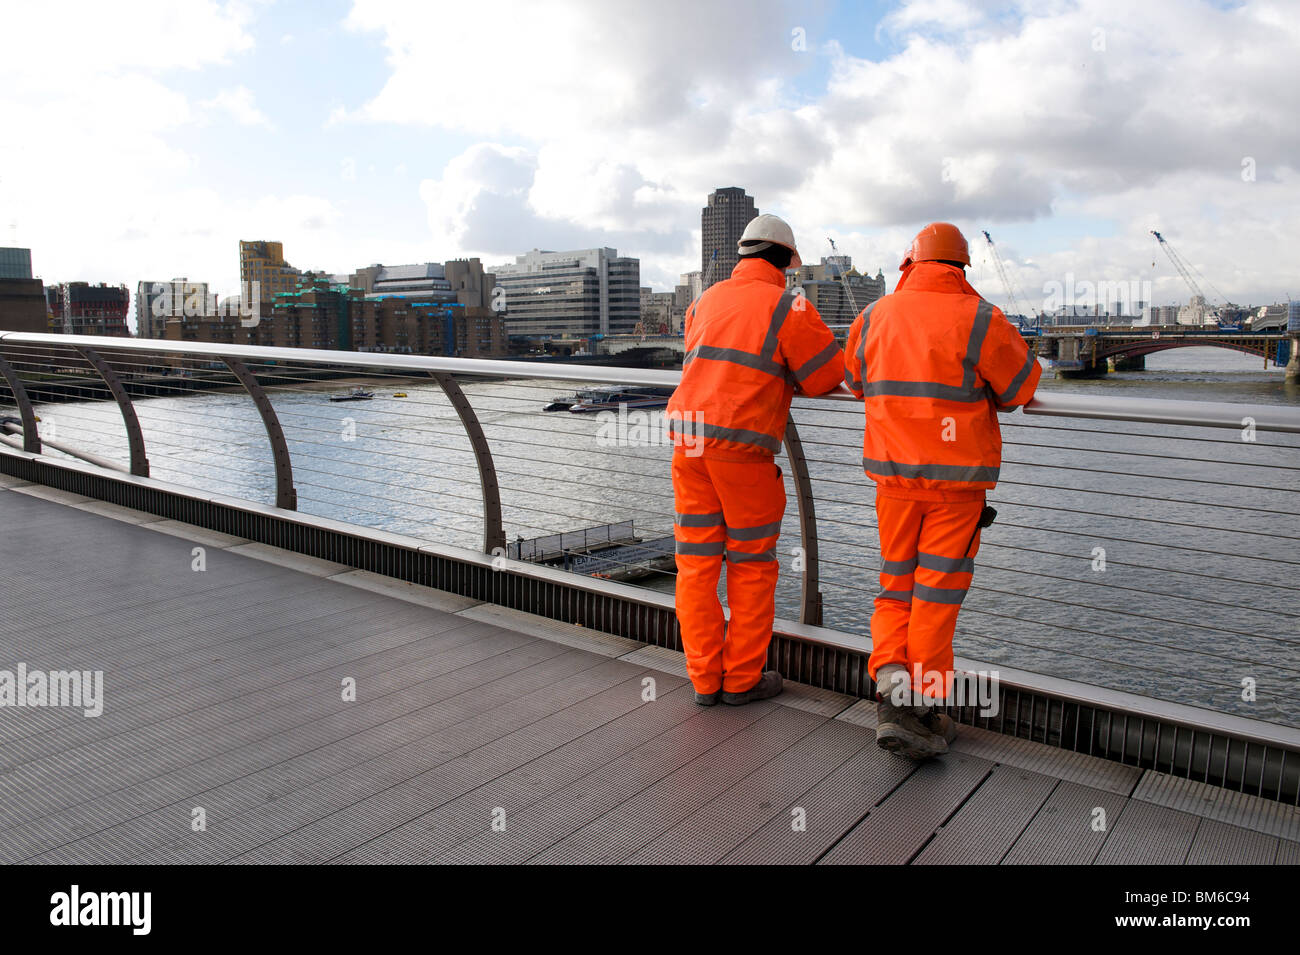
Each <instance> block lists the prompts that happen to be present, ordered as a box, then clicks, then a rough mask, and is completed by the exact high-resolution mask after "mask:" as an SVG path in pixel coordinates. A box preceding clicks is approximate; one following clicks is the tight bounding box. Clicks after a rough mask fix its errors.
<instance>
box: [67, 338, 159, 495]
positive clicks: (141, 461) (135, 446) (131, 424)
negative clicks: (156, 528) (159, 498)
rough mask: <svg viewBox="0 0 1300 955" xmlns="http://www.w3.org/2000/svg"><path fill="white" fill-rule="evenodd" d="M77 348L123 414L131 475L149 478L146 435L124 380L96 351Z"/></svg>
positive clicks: (82, 347) (83, 347)
mask: <svg viewBox="0 0 1300 955" xmlns="http://www.w3.org/2000/svg"><path fill="white" fill-rule="evenodd" d="M75 348H76V350H77V352H78V353H79V354H80V355H81V356H82V357H83V358H85V359H86V361H88V362H90V364H91V365H92V366H93V367H94V369H95V371H97V372H99V377H100V378H103V379H104V384H106V385H108V390H109V391H110V392H111V393H112V395H113V400H114V401H116V402H117V407H118V408H119V409H120V410H121V412H122V423H123V424H125V425H126V441H127V445H128V446H129V447H130V449H131V473H132V474H134V475H136V476H138V477H148V476H149V459H148V458H147V457H145V453H144V433H143V432H142V431H141V430H140V419H139V418H137V417H136V414H135V405H133V404H131V396H130V395H128V394H127V393H126V389H125V388H123V387H122V380H121V379H120V378H118V377H117V372H115V371H113V369H112V368H111V367H109V364H108V362H106V361H104V359H103V358H101V357H100V355H99V352H97V351H95V349H93V348H87V347H85V346H84V345H77V346H75Z"/></svg>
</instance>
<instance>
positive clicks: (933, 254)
mask: <svg viewBox="0 0 1300 955" xmlns="http://www.w3.org/2000/svg"><path fill="white" fill-rule="evenodd" d="M939 260H943V261H945V262H960V263H962V265H970V247H969V246H967V245H966V237H965V236H964V235H962V234H961V229H958V228H957V227H956V226H955V225H953V224H952V223H951V222H931V223H930V224H929V225H928V226H926V227H925V228H924V229H922V230H921V231H920V232H918V233H917V234H916V238H915V239H913V240H912V247H911V248H910V249H908V250H907V252H906V253H904V255H903V264H902V265H900V266H899V267H898V268H899V270H900V271H901V270H903V269H905V268H907V267H908V266H909V265H911V264H912V263H913V262H936V261H939Z"/></svg>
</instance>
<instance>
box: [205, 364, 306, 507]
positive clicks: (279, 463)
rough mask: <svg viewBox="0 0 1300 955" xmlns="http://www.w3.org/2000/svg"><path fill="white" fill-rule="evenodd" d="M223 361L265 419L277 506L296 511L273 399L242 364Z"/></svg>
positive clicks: (285, 446) (286, 450)
mask: <svg viewBox="0 0 1300 955" xmlns="http://www.w3.org/2000/svg"><path fill="white" fill-rule="evenodd" d="M221 360H222V361H224V362H225V363H226V367H227V368H229V369H230V370H231V371H232V372H234V374H235V377H236V378H238V379H239V382H240V384H242V385H243V386H244V390H245V391H247V392H248V395H249V397H250V398H252V399H253V404H255V405H257V413H258V414H260V415H261V416H262V424H264V425H265V426H266V436H267V437H268V438H270V439H271V456H272V457H273V458H274V460H275V506H276V507H281V508H284V509H285V510H286V511H296V510H297V509H298V492H297V491H296V490H294V487H293V463H292V462H291V461H290V460H289V445H288V443H287V442H286V441H285V440H284V429H283V428H281V427H280V419H279V418H278V417H276V414H275V408H273V407H272V406H271V399H270V398H268V397H267V396H266V392H265V391H264V390H262V386H261V385H260V384H259V383H258V381H257V378H255V377H254V376H253V373H252V372H251V371H249V370H248V367H247V366H246V365H245V364H244V363H243V362H242V361H240V360H239V359H238V358H228V357H225V356H222V359H221Z"/></svg>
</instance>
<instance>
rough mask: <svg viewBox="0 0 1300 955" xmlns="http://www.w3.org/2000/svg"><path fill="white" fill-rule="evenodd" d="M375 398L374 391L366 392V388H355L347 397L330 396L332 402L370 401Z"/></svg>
mask: <svg viewBox="0 0 1300 955" xmlns="http://www.w3.org/2000/svg"><path fill="white" fill-rule="evenodd" d="M374 396H375V393H374V392H373V391H366V389H364V388H353V389H352V390H351V391H350V392H348V393H347V394H346V395H330V401H369V400H370V399H371V398H373V397H374Z"/></svg>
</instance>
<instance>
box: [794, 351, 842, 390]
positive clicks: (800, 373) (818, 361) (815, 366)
mask: <svg viewBox="0 0 1300 955" xmlns="http://www.w3.org/2000/svg"><path fill="white" fill-rule="evenodd" d="M839 350H840V346H839V342H835V341H832V342H831V343H830V344H829V345H827V346H826V347H825V348H823V349H822V350H821V351H819V352H818V353H817V354H815V355H813V356H812V357H811V358H809V359H808V360H807V361H806V362H804V363H803V364H802V365H800V366H799V367H798V368H796V369H794V376H795V378H797V379H799V381H800V382H801V383H802V382H803V380H804V379H805V378H807V377H808V376H809V375H813V374H816V373H817V372H819V371H821V370H822V369H823V368H825V367H826V365H827V364H829V363H830V360H831V359H832V358H834V357H835V356H836V355H837V354H839Z"/></svg>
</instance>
